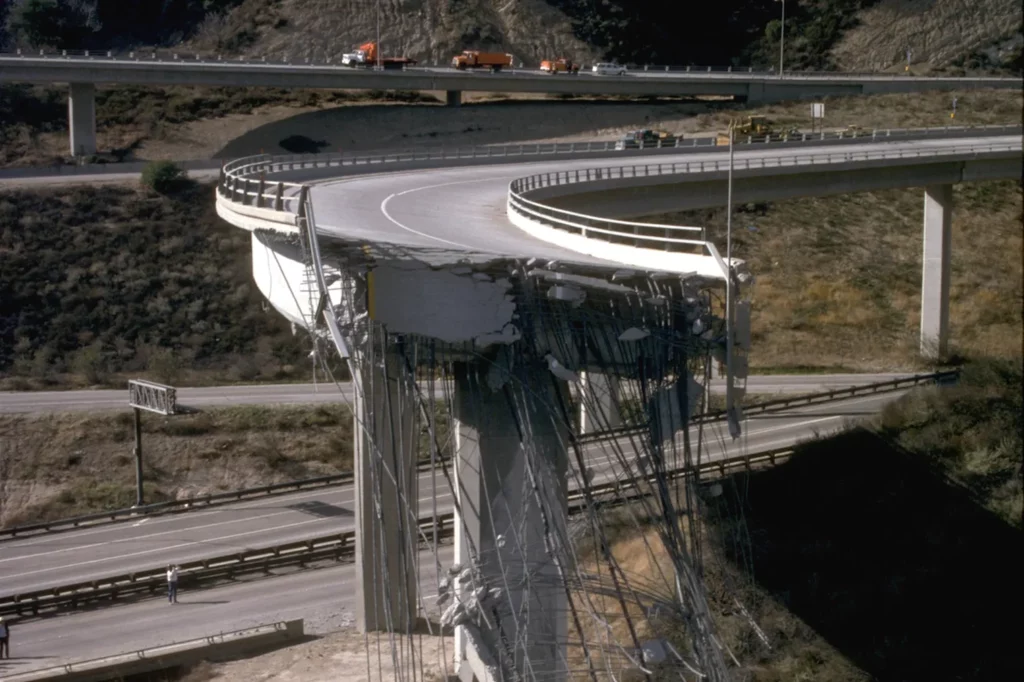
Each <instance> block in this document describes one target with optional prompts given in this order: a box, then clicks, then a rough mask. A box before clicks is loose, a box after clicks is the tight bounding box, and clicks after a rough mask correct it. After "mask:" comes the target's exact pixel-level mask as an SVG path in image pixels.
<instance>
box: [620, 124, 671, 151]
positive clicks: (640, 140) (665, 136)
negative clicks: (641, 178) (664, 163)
mask: <svg viewBox="0 0 1024 682" xmlns="http://www.w3.org/2000/svg"><path fill="white" fill-rule="evenodd" d="M681 139H682V135H673V134H672V133H670V132H668V131H666V130H650V129H648V128H644V129H641V130H630V131H629V132H628V133H626V134H625V135H623V136H622V138H621V139H619V140H616V142H615V149H617V150H619V151H622V150H623V149H651V148H656V147H675V146H676V140H681Z"/></svg>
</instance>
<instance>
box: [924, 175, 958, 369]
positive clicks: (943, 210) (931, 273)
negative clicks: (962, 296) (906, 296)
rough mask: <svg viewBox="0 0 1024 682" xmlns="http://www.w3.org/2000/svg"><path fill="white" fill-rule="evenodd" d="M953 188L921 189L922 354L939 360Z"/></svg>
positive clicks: (945, 334) (944, 347) (944, 343)
mask: <svg viewBox="0 0 1024 682" xmlns="http://www.w3.org/2000/svg"><path fill="white" fill-rule="evenodd" d="M952 217H953V185H932V186H930V187H926V188H925V190H924V255H923V257H922V259H921V355H923V356H925V357H928V358H940V357H943V356H945V355H946V352H947V351H948V349H949V348H948V346H949V262H950V240H951V237H952Z"/></svg>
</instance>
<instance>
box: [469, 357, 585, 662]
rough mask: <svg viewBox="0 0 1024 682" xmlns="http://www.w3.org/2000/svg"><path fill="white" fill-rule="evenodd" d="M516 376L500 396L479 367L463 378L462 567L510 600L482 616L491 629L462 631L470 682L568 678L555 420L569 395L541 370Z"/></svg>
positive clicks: (479, 626) (560, 459)
mask: <svg viewBox="0 0 1024 682" xmlns="http://www.w3.org/2000/svg"><path fill="white" fill-rule="evenodd" d="M517 374H519V376H518V377H517V378H516V379H514V380H513V381H510V382H508V383H506V384H505V385H504V386H503V387H501V388H500V389H497V390H493V389H492V388H491V387H489V386H488V383H487V381H486V379H485V377H484V376H482V375H481V374H480V373H479V372H478V369H477V368H476V367H475V366H471V365H465V364H463V365H461V366H459V367H457V369H456V389H455V390H456V393H455V410H456V414H455V416H456V420H457V425H458V430H457V435H456V448H457V460H456V469H457V473H456V477H457V481H458V493H459V495H458V497H459V505H460V511H461V514H460V518H458V519H457V520H456V524H457V527H460V528H462V531H461V532H458V533H457V535H456V540H455V555H456V559H455V561H456V563H457V564H458V565H459V566H462V567H464V568H465V567H468V566H473V565H476V566H478V567H479V575H480V576H481V577H482V582H483V583H484V584H483V587H485V588H487V589H494V588H496V589H500V590H501V591H502V596H501V598H500V599H497V600H495V601H494V603H493V604H487V605H486V606H485V608H484V609H483V612H484V615H485V617H486V619H487V621H488V622H479V621H478V622H476V623H473V624H472V625H460V626H459V627H457V628H456V635H455V637H456V642H455V649H456V651H455V656H456V670H457V671H458V674H459V678H460V679H461V680H464V681H469V680H473V679H476V680H477V681H478V682H490V680H514V679H518V680H523V681H524V682H526V681H528V680H529V681H532V680H541V679H543V680H545V682H547V681H552V682H558V681H559V680H564V679H566V675H567V674H568V673H567V664H566V659H565V646H566V641H567V637H568V621H569V615H568V602H567V595H566V591H565V587H564V585H563V582H562V578H561V575H560V572H559V564H558V562H559V561H561V562H562V565H564V559H565V557H566V556H567V552H566V550H565V549H564V547H565V543H566V542H568V538H567V534H566V524H567V517H568V514H567V489H568V485H567V482H568V479H567V472H568V459H567V455H566V447H567V441H568V425H567V424H561V423H556V421H557V420H558V418H557V417H556V416H554V415H555V414H556V413H557V412H558V410H556V409H554V405H555V404H556V401H557V400H558V399H559V398H560V396H558V395H557V394H556V391H560V390H564V389H563V388H562V387H560V386H558V387H556V384H555V382H554V380H553V378H552V376H551V374H550V373H549V372H548V371H547V370H546V368H543V367H537V368H531V369H529V370H525V371H524V370H521V369H520V370H519V371H518V372H517ZM524 375H525V376H524ZM524 379H525V380H524ZM513 405H514V406H515V408H513ZM538 497H539V498H540V499H542V500H544V504H541V503H539V501H538ZM496 670H497V671H499V672H498V674H495V671H496Z"/></svg>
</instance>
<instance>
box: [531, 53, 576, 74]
mask: <svg viewBox="0 0 1024 682" xmlns="http://www.w3.org/2000/svg"><path fill="white" fill-rule="evenodd" d="M540 70H541V71H547V72H548V73H550V74H551V75H554V74H556V73H571V74H574V75H575V74H577V73H579V72H580V65H579V64H577V63H575V62H573V60H571V59H566V58H565V57H559V58H558V59H545V60H544V61H542V62H541V63H540Z"/></svg>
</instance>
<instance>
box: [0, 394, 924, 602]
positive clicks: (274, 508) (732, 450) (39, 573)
mask: <svg viewBox="0 0 1024 682" xmlns="http://www.w3.org/2000/svg"><path fill="white" fill-rule="evenodd" d="M904 392H905V391H899V392H893V393H887V394H881V395H869V396H861V397H856V398H850V399H846V400H839V401H835V402H830V403H825V404H818V405H814V406H810V407H802V408H794V409H791V410H786V411H781V412H776V413H771V414H763V415H758V416H753V417H750V418H749V419H748V420H747V423H746V425H745V435H744V436H743V437H742V438H740V439H739V440H737V441H735V442H733V441H732V440H731V439H730V438H729V437H728V435H727V430H726V427H725V425H724V424H723V423H721V422H718V423H714V424H711V425H706V426H705V427H704V439H705V444H704V451H703V452H704V454H703V455H702V460H703V461H707V460H714V459H721V458H724V457H728V456H738V455H742V454H752V453H756V452H760V451H765V450H772V449H777V448H782V447H787V446H789V445H792V444H794V443H796V442H799V441H802V440H807V439H810V438H813V437H816V436H817V435H819V434H822V433H827V432H830V431H834V430H836V429H838V428H840V427H841V426H842V425H843V424H844V423H845V422H847V421H848V420H856V419H859V418H863V417H865V416H869V415H871V414H874V413H876V412H877V411H878V410H879V409H881V407H882V406H883V405H885V404H886V403H887V402H889V401H891V400H893V399H895V398H896V397H897V396H899V395H901V394H902V393H904ZM694 431H696V430H694ZM691 436H692V443H693V444H694V446H695V445H696V433H695V432H694V433H693V434H691ZM622 452H623V453H624V455H625V456H626V457H630V456H631V454H630V453H631V448H630V447H629V444H628V443H623V445H622ZM584 457H585V459H586V463H587V467H588V469H590V470H591V472H592V474H593V479H592V480H593V483H594V484H600V483H602V482H606V481H610V480H611V479H612V478H613V477H615V476H616V475H621V467H620V465H619V463H618V459H617V457H616V454H615V451H614V450H612V449H611V448H610V447H609V445H608V444H607V443H592V444H588V445H587V446H585V449H584ZM575 480H576V479H575V478H572V479H570V488H574V487H576V486H575V485H574V484H573V481H575ZM435 490H436V491H437V495H436V508H437V511H438V513H445V512H449V511H452V504H451V494H450V487H449V485H448V482H447V480H446V479H445V477H444V475H443V473H442V472H435V471H428V472H424V473H423V474H421V475H420V479H419V510H420V516H421V517H423V516H427V515H429V514H430V513H431V512H432V510H433V509H434V506H435V497H434V491H435ZM353 505H354V489H353V487H352V486H350V485H349V486H343V487H341V486H340V487H337V488H327V489H319V490H310V491H301V492H297V493H292V494H288V495H282V496H279V497H273V498H265V499H262V500H251V501H247V502H241V503H238V504H229V505H224V506H220V507H216V508H212V509H206V510H197V511H193V512H187V513H183V514H176V515H168V516H156V517H146V518H143V519H139V520H138V521H131V522H125V523H119V524H113V525H106V526H101V527H96V528H90V529H82V530H76V531H69V532H63V533H55V534H53V535H43V536H37V537H32V538H25V539H14V540H9V541H5V542H3V544H2V545H0V547H2V548H3V553H2V555H0V596H6V595H13V594H18V593H24V592H29V591H35V590H40V589H45V588H49V587H54V586H59V585H64V584H69V583H76V582H81V581H87V580H92V579H97V578H102V577H106V576H112V575H119V574H122V573H127V572H130V571H137V570H144V569H154V568H158V567H160V566H163V565H166V564H168V563H172V562H178V563H184V562H187V561H195V560H199V559H203V558H207V557H213V556H220V555H225V554H231V553H233V552H237V551H240V550H245V549H254V548H259V547H267V546H272V545H277V544H283V543H288V542H295V541H300V540H304V539H308V538H314V537H319V536H324V535H329V534H332V533H340V532H343V531H349V530H354V528H355V516H354V506H353Z"/></svg>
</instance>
